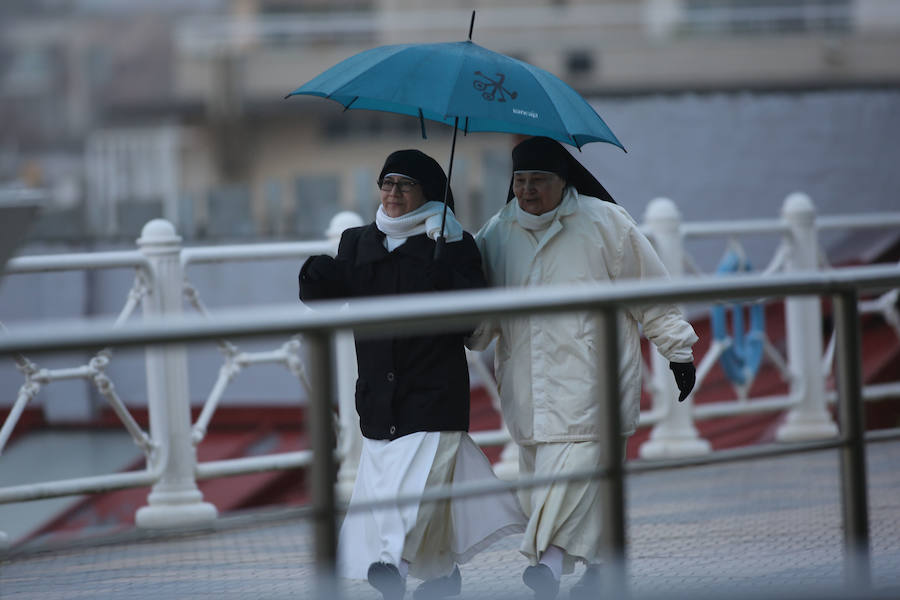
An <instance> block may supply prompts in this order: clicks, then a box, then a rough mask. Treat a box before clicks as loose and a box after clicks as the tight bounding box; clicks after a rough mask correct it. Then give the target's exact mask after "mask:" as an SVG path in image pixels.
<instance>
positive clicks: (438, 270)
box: [432, 231, 487, 291]
mask: <svg viewBox="0 0 900 600" xmlns="http://www.w3.org/2000/svg"><path fill="white" fill-rule="evenodd" d="M432 269H433V271H434V273H433V276H434V287H435V289H436V290H440V291H449V290H466V289H474V288H483V287H487V281H486V280H485V277H484V270H483V269H482V266H481V253H480V252H479V251H478V246H477V244H475V239H474V238H473V237H472V236H471V234H469V233H468V232H465V231H464V232H463V239H461V240H459V241H458V242H451V243H449V244H447V245H446V246H445V247H444V252H442V253H441V256H440V258H439V259H438V260H437V261H433V265H432Z"/></svg>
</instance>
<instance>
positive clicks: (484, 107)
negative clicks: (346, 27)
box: [286, 13, 625, 185]
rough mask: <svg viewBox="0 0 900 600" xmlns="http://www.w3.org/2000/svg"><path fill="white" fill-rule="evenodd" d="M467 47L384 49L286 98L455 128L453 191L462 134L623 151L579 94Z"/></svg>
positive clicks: (524, 66) (533, 70) (543, 74)
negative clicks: (510, 135) (502, 135)
mask: <svg viewBox="0 0 900 600" xmlns="http://www.w3.org/2000/svg"><path fill="white" fill-rule="evenodd" d="M474 19H475V15H474V13H473V14H472V23H471V24H470V27H469V40H468V41H464V42H447V43H437V44H398V45H390V46H379V47H377V48H372V49H371V50H366V51H364V52H360V53H359V54H356V55H354V56H351V57H350V58H347V59H346V60H343V61H341V62H339V63H338V64H336V65H335V66H333V67H331V68H330V69H328V70H326V71H325V72H323V73H321V74H319V75H318V76H316V77H315V78H314V79H312V80H310V81H309V82H307V83H305V84H303V85H301V86H300V87H298V88H297V89H295V90H294V91H293V92H291V93H290V94H288V95H287V96H286V98H289V97H291V96H297V95H309V96H321V97H323V98H328V99H329V100H334V101H335V102H339V103H340V104H342V105H343V106H344V107H345V108H346V109H366V110H377V111H383V112H390V113H397V114H403V115H410V116H414V117H418V118H419V121H420V123H421V125H422V135H423V137H424V136H425V119H428V120H430V121H437V122H439V123H444V124H446V125H449V126H451V127H453V142H452V146H451V149H450V168H449V170H448V173H447V181H448V185H449V181H450V176H451V175H452V173H453V154H454V152H455V149H456V133H457V131H458V130H460V129H462V131H463V133H469V132H472V131H494V132H500V133H518V134H523V135H535V136H545V137H549V138H553V139H555V140H558V141H560V142H563V143H566V144H569V145H572V146H575V147H577V148H579V149H580V148H581V146H583V145H584V144H588V143H591V142H607V143H610V144H614V145H616V146H618V147H619V148H622V149H623V150H624V149H625V147H624V146H623V145H622V143H621V142H619V140H618V138H617V137H616V136H615V134H613V132H612V130H610V128H609V127H608V126H607V125H606V123H605V122H604V121H603V119H602V118H601V117H600V115H598V114H597V112H596V111H595V110H594V109H593V107H591V105H590V104H588V103H587V101H585V99H584V98H582V97H581V96H580V95H579V94H578V92H576V91H575V90H573V89H572V88H571V87H569V86H568V85H567V84H566V83H565V82H563V81H562V80H561V79H559V78H558V77H556V76H555V75H552V74H551V73H548V72H547V71H545V70H543V69H539V68H538V67H535V66H533V65H530V64H528V63H526V62H523V61H521V60H517V59H515V58H512V57H509V56H506V55H504V54H499V53H497V52H492V51H491V50H488V49H487V48H483V47H482V46H479V45H478V44H476V43H474V42H472V39H471V38H472V24H474Z"/></svg>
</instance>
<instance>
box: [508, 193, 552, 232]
mask: <svg viewBox="0 0 900 600" xmlns="http://www.w3.org/2000/svg"><path fill="white" fill-rule="evenodd" d="M560 204H562V202H560ZM558 211H559V205H557V206H556V208H554V209H553V210H548V211H547V212H545V213H543V214H540V215H533V214H531V213H530V212H525V211H524V210H522V207H521V206H519V201H518V200H516V221H518V222H519V225H521V226H522V227H524V228H525V229H528V230H529V231H543V230H544V229H547V228H548V227H550V223H552V222H553V219H555V218H556V213H557V212H558Z"/></svg>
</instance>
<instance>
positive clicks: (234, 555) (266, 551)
mask: <svg viewBox="0 0 900 600" xmlns="http://www.w3.org/2000/svg"><path fill="white" fill-rule="evenodd" d="M868 455H869V463H868V464H869V469H868V477H869V504H870V507H871V510H870V516H869V518H870V531H871V556H872V561H871V565H872V579H873V587H874V590H875V592H874V593H872V594H869V595H867V596H866V597H879V598H888V597H893V598H898V597H900V442H884V443H877V444H872V445H870V447H869V451H868ZM839 472H840V468H839V462H838V455H837V453H836V452H835V451H828V452H818V453H815V454H805V455H796V456H789V457H780V458H775V459H765V460H755V461H748V462H740V463H733V464H729V465H714V466H713V465H711V466H702V467H692V468H687V469H679V470H673V471H664V472H654V473H644V474H638V475H632V476H630V477H629V479H628V483H627V494H628V538H629V549H628V552H629V565H628V569H629V580H630V583H631V587H632V590H633V592H634V595H635V596H638V597H646V598H651V597H660V598H663V597H664V598H667V599H671V598H682V597H684V598H686V597H691V598H697V597H708V598H723V597H725V594H726V593H727V594H728V598H729V600H734V599H735V598H738V597H747V598H750V597H753V598H777V597H798V598H799V597H803V598H826V597H827V598H845V597H850V596H851V595H852V594H851V592H850V591H848V590H847V589H846V588H844V587H843V574H842V569H843V555H842V532H841V508H840V491H839V487H838V486H839ZM311 541H312V540H311V529H310V527H309V525H308V523H307V522H305V521H303V520H302V519H299V518H297V514H296V511H294V510H267V511H262V512H255V513H248V514H243V515H237V516H226V517H223V518H221V519H220V520H219V522H218V523H217V524H216V527H215V529H214V530H207V531H202V532H179V533H173V532H168V533H148V532H140V531H132V532H128V533H126V534H120V535H118V536H113V537H107V538H103V539H94V540H87V541H82V542H78V543H71V544H69V545H67V546H61V547H53V548H50V547H44V548H40V547H32V548H25V549H18V550H14V551H10V552H9V553H8V554H7V555H6V556H5V557H0V598H3V599H4V600H5V599H7V598H16V599H22V600H27V599H36V600H37V599H40V600H54V599H60V600H63V599H65V600H73V599H77V598H91V599H97V600H100V599H111V598H126V599H128V600H139V599H144V598H146V599H151V598H152V599H153V600H160V599H169V598H179V599H183V598H216V599H218V600H226V599H241V600H244V599H255V598H260V599H280V598H313V595H314V593H313V578H312V561H311ZM518 541H519V536H510V537H508V538H505V539H504V540H501V541H499V542H497V543H496V544H495V545H493V546H491V547H490V548H488V549H487V550H486V551H484V552H483V553H482V554H480V555H478V556H477V557H476V558H475V559H474V560H473V561H472V562H471V563H469V564H466V565H463V566H462V568H461V572H462V577H463V593H462V596H461V598H465V599H469V598H491V599H494V598H510V599H512V598H522V599H528V598H530V597H531V595H530V592H529V590H528V589H527V588H526V587H525V586H524V585H523V584H522V581H521V571H522V569H523V568H524V567H525V566H526V563H525V560H524V559H523V558H522V557H521V556H520V555H519V554H518V552H517V551H516V547H517V545H518ZM580 572H581V568H580V567H579V568H578V569H576V572H575V573H574V574H573V575H569V576H567V577H564V579H563V586H562V591H561V593H560V598H568V591H567V590H568V588H569V587H570V586H571V585H572V584H573V583H574V582H575V581H576V580H577V579H578V576H579V575H580ZM417 584H418V581H416V580H413V579H410V585H409V587H410V591H409V592H408V593H407V598H411V597H412V593H411V590H412V589H413V588H414V587H415V585H417ZM341 589H342V590H343V595H344V597H345V598H347V599H348V600H357V599H359V600H376V599H378V598H380V595H378V594H377V593H375V592H374V590H372V589H370V588H369V587H368V585H367V584H365V583H364V582H344V583H343V584H342V588H341ZM855 597H862V596H855Z"/></svg>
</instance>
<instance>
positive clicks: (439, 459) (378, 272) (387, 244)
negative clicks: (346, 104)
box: [299, 150, 525, 600]
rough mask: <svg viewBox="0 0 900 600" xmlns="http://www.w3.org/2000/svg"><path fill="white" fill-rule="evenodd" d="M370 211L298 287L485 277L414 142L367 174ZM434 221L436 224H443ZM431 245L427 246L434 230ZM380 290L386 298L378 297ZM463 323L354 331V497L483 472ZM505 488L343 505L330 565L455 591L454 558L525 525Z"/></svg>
mask: <svg viewBox="0 0 900 600" xmlns="http://www.w3.org/2000/svg"><path fill="white" fill-rule="evenodd" d="M377 183H378V188H379V190H380V196H381V205H380V206H379V208H378V212H377V214H376V218H375V221H374V222H373V223H370V224H368V225H365V226H362V227H355V228H352V229H348V230H346V231H345V232H344V233H343V235H342V236H341V241H340V245H339V247H338V252H337V255H336V256H335V257H334V258H332V257H330V256H324V255H321V256H312V257H310V258H309V259H307V261H306V262H305V263H304V265H303V267H302V268H301V270H300V276H299V284H300V299H301V300H302V301H303V302H309V301H314V300H323V299H348V300H349V301H350V302H351V303H352V299H354V298H364V297H373V296H391V295H396V294H416V293H427V292H436V291H450V290H464V289H472V288H481V287H485V286H486V282H485V278H484V274H483V271H482V267H481V255H480V254H479V251H478V248H477V246H476V245H475V241H474V240H473V238H472V236H471V235H470V234H469V233H468V232H466V231H463V229H462V227H461V226H460V224H459V222H458V221H457V220H456V218H455V216H454V214H453V210H452V208H453V196H452V192H451V191H450V190H449V188H447V192H448V193H447V200H448V205H447V211H446V220H445V221H444V206H443V202H441V199H442V198H443V197H444V191H445V186H446V185H447V179H446V176H445V175H444V171H443V169H441V167H440V165H439V164H438V163H437V162H436V161H435V160H434V159H432V158H431V157H429V156H428V155H426V154H424V153H422V152H420V151H418V150H399V151H397V152H394V153H392V154H391V155H389V156H388V158H387V160H386V161H385V163H384V167H383V168H382V170H381V173H380V174H379V176H378V182H377ZM442 221H444V222H443V227H442ZM442 229H443V235H444V239H445V240H446V241H445V242H444V241H441V242H440V243H442V246H443V247H442V248H441V250H440V252H439V253H438V258H437V259H436V258H435V245H436V243H438V242H437V241H436V239H437V238H438V237H439V236H440V234H441V230H442ZM385 301H386V302H390V298H385ZM469 333H470V332H469V331H448V332H444V333H437V334H429V335H410V336H395V337H390V338H379V339H359V340H356V354H357V366H358V372H359V378H358V380H357V383H356V410H357V412H358V413H359V422H360V429H361V431H362V435H363V438H364V439H363V449H362V453H361V457H360V465H359V470H358V472H357V479H356V483H355V486H354V491H353V496H352V498H351V501H350V504H351V507H352V506H353V505H354V503H359V502H364V501H366V500H369V499H374V498H379V497H385V496H390V495H397V494H403V495H406V494H418V493H421V492H422V491H424V490H425V489H426V488H428V487H433V486H440V485H449V484H452V483H454V482H460V481H463V480H483V479H489V478H493V476H494V475H493V471H492V470H491V467H490V463H489V462H488V460H487V458H486V457H485V456H484V454H483V452H481V450H480V448H478V447H477V446H476V445H475V443H474V442H473V441H472V439H471V438H470V437H469V435H468V433H467V431H468V429H469V371H468V363H467V361H466V354H465V347H464V345H463V340H464V338H465V337H466V336H467V335H468V334H469ZM524 523H525V518H524V516H523V514H522V512H521V509H520V508H519V505H518V501H517V500H516V498H515V496H514V495H513V494H510V493H505V494H497V495H492V496H482V497H479V498H475V499H468V500H466V501H463V502H460V501H449V502H447V501H445V502H437V503H434V502H429V503H423V504H405V505H403V506H397V507H391V508H380V509H377V510H376V509H373V510H363V511H357V512H350V513H348V516H347V518H346V519H345V521H344V524H343V526H342V527H341V533H340V537H339V542H338V574H339V575H341V576H344V577H349V578H354V579H363V578H365V579H368V581H369V582H370V583H371V584H372V585H373V586H374V587H376V588H377V589H378V590H379V591H381V593H382V594H383V596H384V598H385V599H387V600H391V599H397V600H399V599H400V598H402V597H403V593H404V591H405V587H406V576H407V573H409V574H412V575H413V576H415V577H418V578H420V579H424V580H425V581H424V583H422V584H421V585H420V586H419V587H418V589H417V590H416V593H415V597H428V598H441V597H446V596H450V595H455V594H458V593H459V589H460V586H461V576H460V573H459V569H458V567H457V564H458V563H464V562H466V561H468V560H469V559H470V558H471V557H472V556H474V555H475V554H476V553H477V552H478V551H479V550H481V549H483V548H484V547H486V546H487V545H488V544H490V543H491V542H493V541H494V540H496V539H498V538H499V537H502V536H503V535H508V534H510V533H515V532H520V531H523V529H524Z"/></svg>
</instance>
